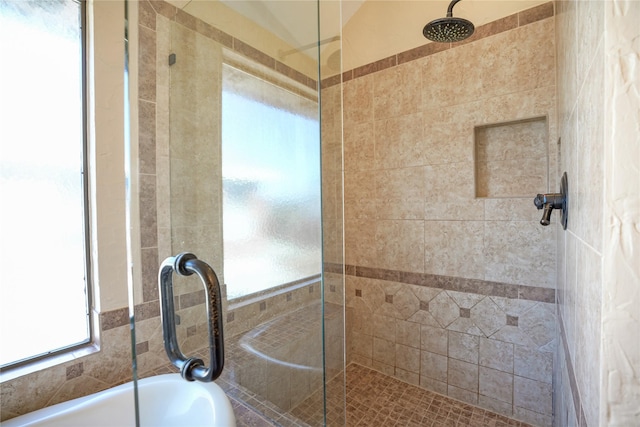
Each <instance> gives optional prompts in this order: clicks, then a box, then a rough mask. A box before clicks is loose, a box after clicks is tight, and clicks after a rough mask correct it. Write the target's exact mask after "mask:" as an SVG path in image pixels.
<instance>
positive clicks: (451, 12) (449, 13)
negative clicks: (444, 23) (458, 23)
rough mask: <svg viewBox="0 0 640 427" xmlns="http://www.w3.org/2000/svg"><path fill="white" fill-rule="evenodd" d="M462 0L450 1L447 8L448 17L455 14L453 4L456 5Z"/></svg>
mask: <svg viewBox="0 0 640 427" xmlns="http://www.w3.org/2000/svg"><path fill="white" fill-rule="evenodd" d="M459 1H460V0H453V1H452V2H451V3H449V8H448V9H447V18H451V17H452V16H453V6H455V5H456V3H458V2H459Z"/></svg>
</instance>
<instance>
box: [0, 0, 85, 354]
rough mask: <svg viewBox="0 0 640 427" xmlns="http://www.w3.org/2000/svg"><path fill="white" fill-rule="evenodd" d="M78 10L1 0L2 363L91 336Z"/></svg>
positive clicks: (59, 2) (55, 0)
mask: <svg viewBox="0 0 640 427" xmlns="http://www.w3.org/2000/svg"><path fill="white" fill-rule="evenodd" d="M81 16H82V6H81V4H80V3H79V2H75V1H64V0H49V1H46V2H45V1H26V0H24V1H6V0H0V58H2V66H1V67H0V206H1V208H0V337H1V340H2V344H1V345H0V365H3V366H5V365H8V364H12V363H14V362H18V361H22V360H24V359H30V358H33V357H37V356H42V355H46V354H49V353H51V352H55V351H57V350H60V349H63V348H68V347H70V346H74V345H76V344H79V343H83V342H87V341H88V340H89V337H90V335H89V323H88V322H89V320H88V319H89V316H88V308H87V307H88V305H87V287H86V282H85V275H86V269H85V197H84V180H83V175H82V174H83V163H84V154H83V151H84V150H83V146H84V137H83V135H84V130H83V127H84V125H83V106H84V102H83V83H82V80H83V79H82V75H83V71H82V70H83V66H82V64H83V59H82V58H83V55H82V51H83V49H82V29H81V22H82V20H81Z"/></svg>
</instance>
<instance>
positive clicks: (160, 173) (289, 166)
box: [134, 1, 344, 425]
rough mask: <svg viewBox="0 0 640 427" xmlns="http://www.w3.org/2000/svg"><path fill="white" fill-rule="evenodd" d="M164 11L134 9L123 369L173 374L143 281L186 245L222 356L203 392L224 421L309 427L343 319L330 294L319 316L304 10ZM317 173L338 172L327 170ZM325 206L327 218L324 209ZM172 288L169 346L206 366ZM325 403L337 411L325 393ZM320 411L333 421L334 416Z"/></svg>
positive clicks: (315, 103)
mask: <svg viewBox="0 0 640 427" xmlns="http://www.w3.org/2000/svg"><path fill="white" fill-rule="evenodd" d="M176 5H178V4H177V3H176ZM179 6H184V7H183V8H178V7H175V6H174V5H173V2H171V3H163V2H154V3H153V4H151V3H146V2H145V3H142V2H140V3H139V4H138V7H139V9H138V10H139V22H140V25H139V32H140V33H139V39H140V42H139V46H140V52H139V59H140V66H141V70H140V71H139V76H140V78H141V79H140V82H139V103H138V106H139V109H140V111H139V118H140V145H139V155H140V163H139V169H140V171H139V172H140V174H139V187H140V192H141V196H140V208H141V213H140V220H141V227H140V230H141V233H140V241H141V248H140V258H141V266H142V269H141V270H142V271H141V286H139V287H138V288H139V289H137V293H136V294H135V296H134V299H135V300H136V325H135V331H136V353H137V354H136V361H137V372H138V376H139V377H146V376H153V375H157V374H162V373H168V372H175V371H176V369H175V367H173V366H171V365H170V364H169V363H168V359H167V356H166V354H165V351H164V347H163V345H162V328H161V326H160V322H159V320H160V319H159V317H158V315H159V311H158V306H159V304H158V298H159V297H160V296H159V295H158V290H157V284H156V283H155V279H156V277H155V276H156V271H157V267H158V265H159V263H160V262H161V261H162V260H163V259H165V258H166V257H170V256H175V255H177V254H179V253H182V252H190V253H193V254H195V256H197V257H198V259H200V260H202V261H204V262H206V263H207V264H209V265H210V266H211V267H212V268H213V269H214V270H215V272H216V274H217V277H218V279H219V281H220V284H221V288H222V313H221V314H220V315H221V316H222V319H223V322H224V336H225V349H224V356H225V357H224V359H225V360H224V370H223V372H222V375H221V376H220V377H219V378H218V379H217V380H216V383H217V384H218V385H219V386H221V387H222V388H223V389H224V390H225V392H226V393H227V395H228V396H229V397H230V398H231V401H232V404H233V406H234V409H235V412H236V417H237V418H238V419H239V420H245V421H247V422H249V421H250V420H251V419H256V417H257V418H263V419H267V420H272V421H277V422H279V423H282V424H287V423H289V424H291V423H306V424H309V425H324V424H325V422H326V419H325V413H326V410H325V401H326V391H325V380H328V379H329V378H328V377H327V375H330V376H332V377H333V376H336V375H338V378H339V375H340V373H341V372H342V368H343V365H344V356H343V355H344V347H343V344H341V343H343V341H344V333H343V320H342V318H343V314H344V311H343V309H342V307H341V306H340V297H339V296H338V293H336V295H334V300H336V302H337V304H334V305H332V307H331V308H330V309H327V307H328V306H327V305H326V304H325V301H324V298H323V297H324V295H323V292H325V291H326V288H327V286H326V284H325V283H324V279H325V278H326V276H327V274H326V272H325V271H323V265H324V264H323V251H324V252H326V246H325V243H326V242H325V241H324V240H323V230H322V228H323V216H325V212H326V211H323V209H322V208H321V205H323V204H326V190H325V188H324V182H325V180H326V176H324V173H325V171H321V165H322V164H323V161H324V157H325V155H326V150H325V149H324V147H323V149H322V150H321V143H320V134H321V121H320V96H321V94H320V91H319V81H320V78H319V76H318V57H319V55H318V34H319V30H318V5H317V4H316V3H315V2H238V1H233V2H219V1H198V2H190V3H188V4H186V5H183V4H180V5H179ZM145 96H146V97H148V98H152V100H149V99H145ZM152 148H153V153H151V149H152ZM332 153H333V154H332V156H333V157H334V158H333V160H334V163H335V150H333V151H332ZM321 157H322V159H321ZM332 173H333V174H334V175H336V176H338V175H340V166H338V167H337V169H334V170H332ZM321 176H322V178H321ZM332 183H333V187H334V188H333V189H332V190H331V192H330V193H331V197H332V199H333V200H334V201H335V199H336V192H335V187H336V185H337V183H336V182H335V179H334V180H333V181H332ZM340 187H341V186H340ZM149 202H151V203H149ZM145 203H148V205H145ZM152 205H153V206H152ZM145 206H151V209H149V210H145V209H144V207H145ZM153 208H155V212H153ZM331 209H332V211H334V212H335V211H336V210H339V209H337V208H336V206H335V203H332V205H331ZM149 218H151V219H149ZM154 219H155V222H154V221H153V220H154ZM338 223H339V221H338V220H337V218H336V216H335V215H333V216H332V217H331V222H330V223H328V222H327V221H325V223H324V226H325V230H324V234H325V235H327V230H326V226H327V224H330V225H331V226H332V227H337V224H338ZM332 232H333V237H332V241H333V242H334V243H335V242H337V241H340V238H339V237H338V236H337V233H341V229H339V230H338V231H336V230H333V231H332ZM334 246H335V245H334ZM333 253H336V254H341V251H340V250H333ZM335 261H336V262H332V266H333V267H332V273H331V274H333V276H332V280H333V281H332V289H334V293H335V288H336V284H337V286H338V289H339V290H340V291H341V289H343V287H342V286H341V284H340V280H341V277H342V276H341V270H340V268H339V267H338V268H336V266H340V265H341V261H340V260H335ZM154 270H155V271H154ZM173 292H174V298H173V305H174V307H175V309H176V314H175V319H174V320H175V325H176V331H177V342H178V344H179V346H180V349H181V351H182V352H183V353H184V354H185V355H187V357H192V356H193V357H198V358H201V359H202V360H203V362H204V364H205V365H208V364H209V363H210V361H209V360H208V356H209V349H208V348H207V344H208V342H209V340H208V333H209V332H208V327H207V326H208V319H207V314H206V309H205V293H204V290H203V288H202V284H201V283H200V281H199V280H198V279H197V278H196V277H194V276H190V277H180V276H178V275H175V274H174V275H173ZM328 314H330V316H328ZM329 324H330V325H331V329H332V331H333V332H332V335H331V340H330V341H331V343H332V344H331V346H332V348H334V351H333V355H332V356H331V358H332V361H331V366H332V368H331V370H330V372H329V371H328V370H327V369H326V366H327V365H328V364H327V360H326V359H327V357H326V353H325V345H326V343H328V342H329V340H328V339H327V336H328V335H327V333H326V332H327V330H326V329H327V328H326V325H329ZM334 382H335V381H334ZM341 383H342V381H341V380H340V379H338V383H337V384H338V386H337V387H336V386H334V387H333V388H334V390H341V389H340V384H341ZM335 394H337V393H335ZM334 400H335V401H336V402H338V405H337V406H338V407H339V406H340V402H341V400H340V399H339V398H338V399H334ZM342 406H343V405H342ZM144 412H145V408H141V410H140V413H144ZM333 413H334V415H333V417H334V418H335V419H338V418H339V416H338V417H336V415H335V413H340V410H339V409H338V410H334V411H333ZM141 422H142V425H145V420H144V417H142V418H141ZM338 424H344V423H342V422H339V423H337V424H336V425H338Z"/></svg>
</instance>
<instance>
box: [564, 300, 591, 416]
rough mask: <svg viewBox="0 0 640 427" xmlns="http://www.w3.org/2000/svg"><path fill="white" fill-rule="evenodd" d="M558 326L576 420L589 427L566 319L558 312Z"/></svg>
mask: <svg viewBox="0 0 640 427" xmlns="http://www.w3.org/2000/svg"><path fill="white" fill-rule="evenodd" d="M558 324H559V325H560V341H562V347H563V348H564V362H565V365H566V366H567V376H568V377H569V386H570V388H571V397H573V407H574V409H575V411H576V420H577V421H578V426H579V427H588V425H587V418H586V417H585V415H584V409H583V408H582V402H581V401H580V392H579V391H578V382H577V381H576V375H575V371H574V370H573V364H572V363H571V353H569V344H568V343H567V333H566V331H565V328H564V319H563V318H562V313H561V312H560V310H558Z"/></svg>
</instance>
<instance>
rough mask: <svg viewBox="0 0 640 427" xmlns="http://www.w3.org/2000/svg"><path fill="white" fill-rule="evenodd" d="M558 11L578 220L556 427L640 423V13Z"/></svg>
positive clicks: (564, 258) (572, 232) (563, 151)
mask: <svg viewBox="0 0 640 427" xmlns="http://www.w3.org/2000/svg"><path fill="white" fill-rule="evenodd" d="M557 6H558V13H557V21H556V38H557V40H558V45H557V58H558V60H557V62H558V65H557V80H558V117H559V121H558V124H559V128H558V129H559V136H560V139H561V142H560V147H559V152H560V168H559V169H558V173H561V172H562V171H566V172H567V174H568V177H569V221H568V228H567V230H566V232H564V233H559V234H558V250H559V253H558V255H559V256H558V263H559V265H558V267H559V268H558V329H559V331H558V335H559V340H560V344H559V345H558V347H557V355H556V371H555V402H554V404H555V411H556V412H555V413H556V417H555V425H557V426H565V425H579V426H598V425H621V426H622V425H637V424H638V423H639V422H640V413H639V412H638V407H639V406H638V405H639V404H638V396H639V395H640V380H639V379H638V375H637V373H636V374H632V373H631V371H630V370H629V369H628V368H629V367H631V366H635V368H632V369H631V370H632V371H633V370H635V372H637V367H638V366H640V352H639V351H638V348H640V335H639V334H638V319H637V316H636V315H635V314H629V313H637V301H638V292H637V289H638V286H637V285H638V268H639V267H638V266H640V263H638V257H637V253H636V254H635V259H632V258H633V257H634V255H633V253H635V252H637V251H634V250H633V249H632V248H634V247H637V242H638V241H639V238H640V236H639V233H638V230H637V227H634V226H632V225H631V223H636V224H637V221H638V217H640V211H639V210H638V208H637V206H638V203H637V200H638V197H639V196H638V195H639V194H640V191H639V188H638V185H639V184H638V183H640V179H639V177H638V168H637V167H636V166H637V164H638V159H639V158H640V157H639V156H638V151H637V150H638V144H637V131H629V129H630V128H627V126H628V125H631V126H635V127H634V129H637V114H636V113H637V111H638V100H637V95H631V98H633V99H634V100H635V101H632V100H631V98H630V97H629V96H630V94H632V93H634V94H637V86H638V84H639V82H638V76H637V73H635V74H636V75H635V76H633V77H632V74H634V73H631V74H628V73H626V72H625V71H623V70H625V69H631V68H633V67H637V65H632V64H637V58H638V55H637V52H638V50H637V43H636V47H635V48H633V47H631V46H632V44H633V43H634V42H633V40H637V39H638V25H637V22H638V19H640V9H639V8H638V4H637V3H635V2H627V1H612V2H599V1H560V2H557ZM632 111H634V112H632ZM630 116H634V117H635V118H634V120H635V121H634V120H631V121H629V120H627V119H625V117H630ZM632 123H635V124H632ZM632 140H633V141H632ZM631 164H633V165H634V166H631V167H630V165H631ZM634 206H636V207H635V208H634ZM633 218H635V219H633ZM622 242H624V243H622ZM623 247H624V249H623ZM623 266H624V267H623ZM633 289H635V290H633ZM634 301H635V302H634ZM614 319H617V320H614ZM622 361H623V362H622Z"/></svg>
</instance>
